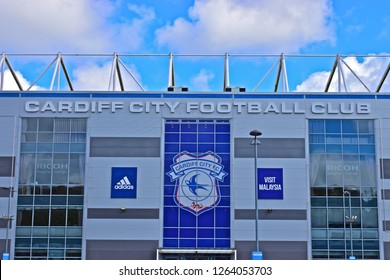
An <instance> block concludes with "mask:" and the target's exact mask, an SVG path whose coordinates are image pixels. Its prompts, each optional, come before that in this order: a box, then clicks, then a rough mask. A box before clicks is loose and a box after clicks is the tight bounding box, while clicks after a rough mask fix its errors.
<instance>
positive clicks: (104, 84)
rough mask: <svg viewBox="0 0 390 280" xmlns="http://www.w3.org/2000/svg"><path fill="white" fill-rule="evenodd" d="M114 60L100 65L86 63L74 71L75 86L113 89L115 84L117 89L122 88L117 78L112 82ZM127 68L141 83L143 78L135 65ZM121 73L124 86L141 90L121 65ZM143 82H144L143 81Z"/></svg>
mask: <svg viewBox="0 0 390 280" xmlns="http://www.w3.org/2000/svg"><path fill="white" fill-rule="evenodd" d="M111 68H112V62H107V63H106V64H104V65H102V66H100V65H96V64H89V65H84V66H83V67H80V68H77V69H75V70H74V71H73V76H74V80H73V82H72V83H73V86H74V89H75V90H76V91H77V90H92V91H93V90H97V91H107V90H112V87H113V86H114V85H115V90H117V91H119V90H120V84H119V80H118V79H117V78H116V80H115V83H114V82H113V81H111V82H110V76H111ZM126 68H127V69H128V70H129V71H130V72H131V74H132V75H133V76H134V77H135V79H137V81H138V82H140V83H141V80H140V79H141V78H140V75H139V73H138V72H137V69H136V67H135V66H134V65H130V66H129V65H126ZM121 75H122V79H123V86H124V89H125V90H126V91H132V90H140V87H139V86H138V84H137V82H136V81H135V80H134V79H133V78H132V77H131V76H130V74H128V72H127V71H126V70H125V69H122V67H121ZM141 84H142V83H141Z"/></svg>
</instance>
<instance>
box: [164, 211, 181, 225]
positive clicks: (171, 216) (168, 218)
mask: <svg viewBox="0 0 390 280" xmlns="http://www.w3.org/2000/svg"><path fill="white" fill-rule="evenodd" d="M177 213H178V208H177V207H164V227H177V226H178V225H179V223H178V215H177Z"/></svg>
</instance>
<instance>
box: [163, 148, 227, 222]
mask: <svg viewBox="0 0 390 280" xmlns="http://www.w3.org/2000/svg"><path fill="white" fill-rule="evenodd" d="M173 162H174V163H173V164H172V165H171V171H169V172H168V173H167V175H168V176H170V177H171V181H176V187H175V192H174V196H175V197H174V199H175V202H176V204H177V205H178V206H180V207H181V208H182V209H185V210H187V211H189V212H190V213H193V214H194V215H200V214H202V213H204V212H206V211H208V210H210V209H212V208H214V207H215V206H217V205H218V203H219V201H220V200H221V195H220V190H219V186H218V182H222V181H223V178H224V177H225V176H226V175H227V173H226V172H225V171H223V169H224V166H223V165H222V164H221V163H222V159H221V157H219V156H218V155H217V154H216V153H214V152H211V151H208V152H206V153H203V154H200V155H196V154H193V153H189V152H187V151H184V152H181V153H180V154H177V155H176V156H175V157H174V158H173Z"/></svg>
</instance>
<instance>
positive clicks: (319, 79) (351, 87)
mask: <svg viewBox="0 0 390 280" xmlns="http://www.w3.org/2000/svg"><path fill="white" fill-rule="evenodd" d="M344 61H345V63H346V64H347V65H348V66H349V67H350V68H351V69H352V70H353V72H354V73H355V74H356V75H357V76H358V77H359V78H360V80H361V81H362V82H363V83H364V84H365V85H366V87H368V88H369V89H370V91H371V92H373V91H376V89H377V87H378V85H379V82H380V79H381V78H382V76H383V74H384V72H385V70H386V67H387V65H388V64H389V62H390V60H389V58H386V57H380V56H377V57H373V56H368V57H365V58H364V59H363V61H362V62H359V61H358V60H357V58H356V57H346V58H344ZM341 65H342V69H343V74H344V78H345V83H346V86H347V90H348V92H367V89H366V88H365V87H364V86H363V85H362V83H361V82H360V81H359V80H358V79H357V78H356V77H355V75H354V74H353V73H352V72H351V71H350V70H349V69H348V67H347V66H345V65H344V64H343V63H341ZM337 73H338V71H337V69H336V73H335V74H334V76H333V80H332V83H331V86H330V88H329V92H338V91H339V90H338V75H337ZM329 76H330V71H327V72H316V73H313V74H311V75H310V76H309V77H308V78H307V79H306V80H305V81H304V82H302V83H301V84H299V85H298V86H297V87H296V90H295V91H298V92H323V91H324V90H325V86H326V83H327V81H328V78H329ZM388 80H390V77H388V78H387V80H386V81H385V83H384V84H383V87H382V89H381V91H389V90H390V82H389V81H388ZM341 91H343V92H344V91H345V89H344V82H343V80H341Z"/></svg>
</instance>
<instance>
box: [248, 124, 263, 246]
mask: <svg viewBox="0 0 390 280" xmlns="http://www.w3.org/2000/svg"><path fill="white" fill-rule="evenodd" d="M261 134H262V133H261V132H260V131H258V130H256V129H255V130H252V131H251V132H250V133H249V135H251V136H254V140H253V142H252V143H251V144H253V146H254V159H255V212H256V218H255V219H256V220H255V234H256V238H255V240H256V252H258V251H259V228H258V221H259V209H258V200H259V186H258V185H259V183H258V178H257V145H258V144H260V141H258V140H257V137H258V136H260V135H261Z"/></svg>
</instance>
